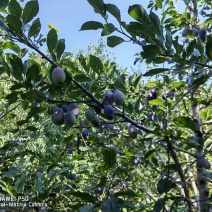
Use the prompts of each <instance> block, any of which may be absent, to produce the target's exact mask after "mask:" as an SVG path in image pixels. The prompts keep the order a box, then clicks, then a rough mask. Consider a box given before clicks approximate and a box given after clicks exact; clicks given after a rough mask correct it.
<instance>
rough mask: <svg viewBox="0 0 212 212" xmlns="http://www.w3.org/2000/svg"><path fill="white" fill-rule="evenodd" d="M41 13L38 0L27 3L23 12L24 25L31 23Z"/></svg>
mask: <svg viewBox="0 0 212 212" xmlns="http://www.w3.org/2000/svg"><path fill="white" fill-rule="evenodd" d="M38 12H39V5H38V2H37V0H33V1H29V2H27V3H26V5H25V7H24V10H23V16H22V19H23V22H24V24H27V23H29V22H30V21H31V20H32V19H33V18H34V17H35V16H36V15H37V14H38Z"/></svg>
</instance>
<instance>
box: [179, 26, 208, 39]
mask: <svg viewBox="0 0 212 212" xmlns="http://www.w3.org/2000/svg"><path fill="white" fill-rule="evenodd" d="M182 36H183V37H187V36H194V37H199V38H200V40H201V41H202V42H205V40H206V29H205V28H201V29H196V28H195V27H193V26H192V25H191V24H189V25H188V26H187V27H185V28H184V30H183V31H182Z"/></svg>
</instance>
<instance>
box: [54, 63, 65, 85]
mask: <svg viewBox="0 0 212 212" xmlns="http://www.w3.org/2000/svg"><path fill="white" fill-rule="evenodd" d="M65 79H66V74H65V72H64V70H63V69H62V68H60V67H56V68H55V69H54V70H53V72H52V81H53V83H54V84H55V85H61V84H63V82H64V81H65Z"/></svg>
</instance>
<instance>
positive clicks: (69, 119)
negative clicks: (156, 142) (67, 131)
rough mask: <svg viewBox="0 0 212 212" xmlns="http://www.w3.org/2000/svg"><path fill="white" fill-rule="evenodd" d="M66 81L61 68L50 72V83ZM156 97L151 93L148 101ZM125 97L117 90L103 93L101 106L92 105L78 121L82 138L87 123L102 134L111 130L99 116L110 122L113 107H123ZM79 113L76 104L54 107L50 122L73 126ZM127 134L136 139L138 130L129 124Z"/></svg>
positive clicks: (57, 83) (85, 135)
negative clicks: (106, 130)
mask: <svg viewBox="0 0 212 212" xmlns="http://www.w3.org/2000/svg"><path fill="white" fill-rule="evenodd" d="M65 79H66V74H65V71H64V69H62V68H61V67H56V68H54V69H53V71H52V82H53V83H54V84H55V85H57V86H61V85H62V83H64V81H65ZM156 97H157V92H156V91H152V92H151V93H150V94H149V97H148V99H149V100H150V99H154V98H156ZM124 102H125V95H124V93H123V92H122V91H121V90H119V89H114V88H113V89H111V90H110V91H107V92H105V93H104V95H103V98H102V105H92V107H89V108H88V109H87V110H86V112H85V117H86V120H81V121H80V127H82V128H84V129H83V130H82V131H81V133H80V134H81V136H82V138H84V139H86V138H87V136H88V129H87V128H86V125H87V123H86V122H89V123H91V124H92V125H94V126H95V127H98V128H100V132H103V131H104V130H105V129H109V130H113V128H114V126H113V124H112V123H103V124H101V120H100V118H99V115H101V116H102V117H103V118H105V119H107V120H109V121H112V120H113V119H114V116H115V109H114V106H113V104H114V105H115V106H117V107H121V106H123V105H124ZM79 113H80V109H79V107H78V105H77V104H76V103H71V104H69V105H65V106H62V107H58V106H54V107H53V110H52V121H53V123H54V124H56V125H62V124H65V125H66V126H69V127H71V126H74V125H75V124H76V121H77V116H78V115H79ZM128 134H129V137H130V138H133V139H134V138H136V137H137V134H138V129H137V128H136V127H135V126H134V125H132V124H130V125H129V126H128Z"/></svg>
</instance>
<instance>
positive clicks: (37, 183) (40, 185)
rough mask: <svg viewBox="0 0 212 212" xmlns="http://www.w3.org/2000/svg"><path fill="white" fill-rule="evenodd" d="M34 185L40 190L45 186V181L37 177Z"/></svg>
mask: <svg viewBox="0 0 212 212" xmlns="http://www.w3.org/2000/svg"><path fill="white" fill-rule="evenodd" d="M34 186H35V189H36V191H37V192H40V191H41V190H42V188H43V183H42V182H41V181H40V180H39V179H37V180H35V185H34Z"/></svg>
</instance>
